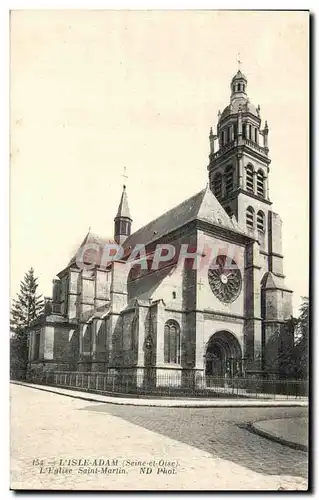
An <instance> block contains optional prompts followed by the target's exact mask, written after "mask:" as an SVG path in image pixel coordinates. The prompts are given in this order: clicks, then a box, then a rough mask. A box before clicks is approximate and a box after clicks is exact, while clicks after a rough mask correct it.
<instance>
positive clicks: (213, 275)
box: [208, 255, 242, 302]
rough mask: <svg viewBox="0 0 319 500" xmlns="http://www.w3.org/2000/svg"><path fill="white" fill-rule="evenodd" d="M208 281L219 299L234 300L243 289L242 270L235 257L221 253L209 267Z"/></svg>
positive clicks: (223, 300) (224, 300)
mask: <svg viewBox="0 0 319 500" xmlns="http://www.w3.org/2000/svg"><path fill="white" fill-rule="evenodd" d="M208 282H209V285H210V287H211V290H212V292H213V294H214V295H215V296H216V297H217V298H218V299H219V300H221V301H222V302H233V301H234V300H235V299H237V297H238V295H239V293H240V290H241V285H242V278H241V272H240V270H239V268H238V266H237V264H236V262H235V261H234V260H233V259H230V258H229V257H227V256H226V255H219V256H218V257H217V258H216V259H214V260H213V262H212V263H211V265H210V268H209V269H208Z"/></svg>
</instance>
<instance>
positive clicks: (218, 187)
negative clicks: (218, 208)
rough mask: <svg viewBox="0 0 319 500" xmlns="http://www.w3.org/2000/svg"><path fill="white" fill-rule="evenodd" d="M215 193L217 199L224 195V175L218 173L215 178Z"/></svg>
mask: <svg viewBox="0 0 319 500" xmlns="http://www.w3.org/2000/svg"><path fill="white" fill-rule="evenodd" d="M213 193H214V195H215V196H216V197H217V198H220V197H221V195H222V174H221V173H220V172H217V174H215V177H214V178H213Z"/></svg>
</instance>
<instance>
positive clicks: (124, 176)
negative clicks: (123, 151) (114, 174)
mask: <svg viewBox="0 0 319 500" xmlns="http://www.w3.org/2000/svg"><path fill="white" fill-rule="evenodd" d="M122 177H123V179H124V184H123V188H124V189H125V188H126V185H125V179H128V175H126V167H124V169H123V174H122Z"/></svg>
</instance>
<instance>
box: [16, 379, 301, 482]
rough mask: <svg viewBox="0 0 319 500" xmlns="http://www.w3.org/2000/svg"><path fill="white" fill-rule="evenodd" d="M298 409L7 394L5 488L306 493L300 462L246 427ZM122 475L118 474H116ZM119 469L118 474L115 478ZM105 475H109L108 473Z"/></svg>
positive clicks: (20, 391) (20, 390) (24, 390)
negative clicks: (66, 463) (94, 463)
mask: <svg viewBox="0 0 319 500" xmlns="http://www.w3.org/2000/svg"><path fill="white" fill-rule="evenodd" d="M305 415H306V410H305V409H303V408H289V409H285V408H282V409H281V408H259V409H258V408H199V409H196V408H188V409H185V408H148V407H132V406H130V407H125V406H118V405H111V404H96V403H93V402H92V403H88V402H86V401H81V400H78V399H75V398H71V397H66V396H61V395H57V394H52V393H49V392H45V391H40V390H36V389H33V388H29V387H22V386H18V385H13V386H12V388H11V487H12V488H16V489H25V488H28V489H36V488H39V489H45V488H46V489H106V490H110V489H113V490H114V489H148V490H150V489H151V490H152V489H171V490H172V489H208V490H223V489H228V490H230V489H231V490H240V489H248V490H269V489H270V490H277V489H306V487H307V481H306V474H307V454H306V453H305V452H301V451H297V450H292V449H289V448H287V447H284V446H283V445H280V444H278V443H274V442H271V441H268V440H266V439H264V438H262V437H260V436H257V435H255V434H252V433H250V432H249V431H247V430H246V429H245V428H243V426H245V424H246V423H247V422H251V421H256V420H266V419H268V418H283V417H286V416H289V417H291V416H305ZM87 457H89V458H90V459H92V457H93V458H101V457H107V458H111V459H112V458H116V459H118V460H119V463H120V464H122V465H123V460H127V459H129V460H142V461H144V460H146V461H150V460H154V459H155V460H157V461H158V460H161V459H166V460H167V459H169V460H176V461H177V462H178V467H177V469H176V470H175V472H176V474H175V473H174V474H173V475H169V474H166V473H163V474H162V473H160V474H159V473H158V469H156V468H155V469H154V470H153V472H152V473H151V474H150V475H141V471H140V469H139V468H138V467H134V466H132V467H129V468H126V469H125V470H124V469H123V467H122V469H123V470H124V473H123V475H118V474H117V472H116V468H115V469H114V470H113V469H112V471H113V472H112V471H111V470H110V469H108V472H107V474H105V473H103V474H100V473H99V474H95V473H83V474H82V472H81V471H80V470H79V467H75V468H74V467H73V469H72V473H70V474H69V473H65V471H64V472H57V473H55V472H52V473H51V472H50V473H49V472H48V471H47V470H45V469H44V470H43V472H41V468H40V465H39V464H38V463H37V462H36V463H34V460H37V459H38V460H41V459H43V460H44V461H45V463H44V465H45V466H47V465H48V461H53V460H55V461H56V464H55V466H54V467H53V469H54V470H55V468H56V467H57V465H59V462H58V461H59V460H60V459H62V460H65V459H69V458H75V459H77V460H78V459H80V458H82V459H83V458H87ZM119 469H121V467H120V468H119ZM122 469H121V470H122ZM109 472H110V473H109Z"/></svg>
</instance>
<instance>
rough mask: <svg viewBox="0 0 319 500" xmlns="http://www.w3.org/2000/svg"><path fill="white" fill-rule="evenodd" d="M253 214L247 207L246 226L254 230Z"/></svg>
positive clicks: (251, 208) (250, 208)
mask: <svg viewBox="0 0 319 500" xmlns="http://www.w3.org/2000/svg"><path fill="white" fill-rule="evenodd" d="M254 214H255V212H254V209H253V207H248V208H247V210H246V226H247V227H248V229H254Z"/></svg>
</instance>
